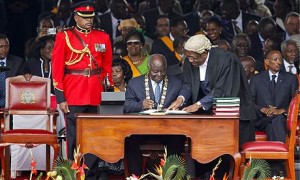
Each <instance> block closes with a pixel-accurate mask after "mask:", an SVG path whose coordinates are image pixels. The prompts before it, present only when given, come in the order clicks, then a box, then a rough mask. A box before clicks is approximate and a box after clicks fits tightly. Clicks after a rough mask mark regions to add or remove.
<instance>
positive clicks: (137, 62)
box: [128, 53, 143, 65]
mask: <svg viewBox="0 0 300 180" xmlns="http://www.w3.org/2000/svg"><path fill="white" fill-rule="evenodd" d="M128 57H129V59H130V60H131V62H132V64H134V65H137V64H139V63H140V62H141V61H142V58H143V54H142V53H141V55H140V58H139V60H138V61H133V59H132V58H131V57H130V55H129V54H128Z"/></svg>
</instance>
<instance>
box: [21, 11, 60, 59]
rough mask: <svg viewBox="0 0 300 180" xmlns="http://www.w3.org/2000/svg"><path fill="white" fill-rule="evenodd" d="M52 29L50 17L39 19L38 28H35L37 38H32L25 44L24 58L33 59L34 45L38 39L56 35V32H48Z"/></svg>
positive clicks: (52, 24)
mask: <svg viewBox="0 0 300 180" xmlns="http://www.w3.org/2000/svg"><path fill="white" fill-rule="evenodd" d="M51 28H54V23H53V21H52V19H51V18H50V17H45V18H43V19H41V21H40V22H39V26H38V28H37V33H38V34H37V36H36V37H32V38H30V39H29V40H27V41H26V43H25V58H26V59H31V58H34V57H35V50H36V44H37V41H38V39H39V38H41V37H43V36H46V35H54V34H51V33H55V34H56V30H55V31H54V32H50V31H49V29H51Z"/></svg>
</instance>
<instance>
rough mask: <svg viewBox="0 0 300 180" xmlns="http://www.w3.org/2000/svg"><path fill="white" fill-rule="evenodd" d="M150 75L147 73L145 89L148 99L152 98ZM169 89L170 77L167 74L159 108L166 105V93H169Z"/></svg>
mask: <svg viewBox="0 0 300 180" xmlns="http://www.w3.org/2000/svg"><path fill="white" fill-rule="evenodd" d="M149 89H150V88H149V77H148V73H147V74H146V75H145V91H146V99H150V91H149ZM167 89H168V78H167V76H166V77H165V79H164V83H163V89H162V95H161V98H160V103H159V104H158V105H157V109H158V110H161V109H162V108H163V106H164V103H165V99H166V94H167Z"/></svg>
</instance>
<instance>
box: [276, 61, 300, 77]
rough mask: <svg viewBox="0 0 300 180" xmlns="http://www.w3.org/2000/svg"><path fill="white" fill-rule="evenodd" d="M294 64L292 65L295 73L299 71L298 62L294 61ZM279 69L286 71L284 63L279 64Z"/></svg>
mask: <svg viewBox="0 0 300 180" xmlns="http://www.w3.org/2000/svg"><path fill="white" fill-rule="evenodd" d="M294 65H295V66H294V67H295V68H296V71H297V74H299V72H300V71H299V66H298V63H297V62H295V63H294ZM280 71H284V72H287V71H286V69H285V67H284V63H282V65H281V67H280Z"/></svg>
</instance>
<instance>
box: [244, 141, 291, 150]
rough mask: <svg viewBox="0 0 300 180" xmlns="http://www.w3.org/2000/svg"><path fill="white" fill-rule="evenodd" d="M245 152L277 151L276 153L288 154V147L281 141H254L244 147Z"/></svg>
mask: <svg viewBox="0 0 300 180" xmlns="http://www.w3.org/2000/svg"><path fill="white" fill-rule="evenodd" d="M242 148H243V150H244V151H263V152H268V151H272V152H273V151H276V152H287V151H288V147H287V145H286V144H285V143H283V142H280V141H257V142H256V141H253V142H247V143H245V144H243V146H242Z"/></svg>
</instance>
